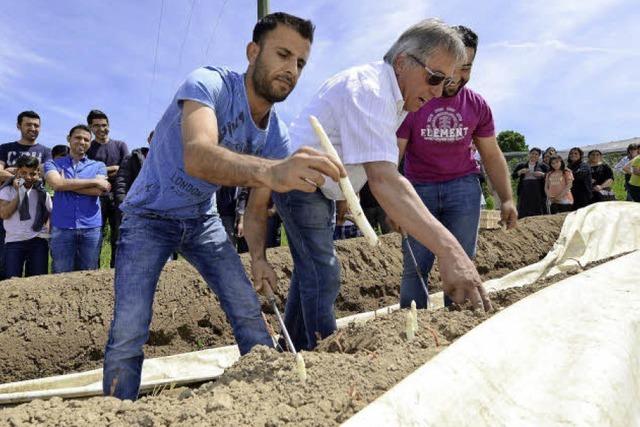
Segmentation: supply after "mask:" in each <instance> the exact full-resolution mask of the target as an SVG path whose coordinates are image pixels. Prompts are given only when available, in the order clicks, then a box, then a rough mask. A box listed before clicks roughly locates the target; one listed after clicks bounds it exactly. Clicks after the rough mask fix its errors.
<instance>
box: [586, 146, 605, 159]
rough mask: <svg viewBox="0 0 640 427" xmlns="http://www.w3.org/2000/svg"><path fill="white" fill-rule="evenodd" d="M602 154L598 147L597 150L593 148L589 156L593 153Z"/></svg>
mask: <svg viewBox="0 0 640 427" xmlns="http://www.w3.org/2000/svg"><path fill="white" fill-rule="evenodd" d="M596 153H598V154H600V155H601V156H602V151H600V150H598V149H597V148H596V149H595V150H591V151H589V154H587V157H589V156H591V155H592V154H596Z"/></svg>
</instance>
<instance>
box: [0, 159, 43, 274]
mask: <svg viewBox="0 0 640 427" xmlns="http://www.w3.org/2000/svg"><path fill="white" fill-rule="evenodd" d="M51 207H52V205H51V196H49V194H47V192H46V191H45V189H44V186H43V184H42V181H41V179H40V161H39V160H38V158H37V157H35V156H31V155H24V154H23V155H21V156H20V157H18V160H17V162H16V176H15V178H10V179H9V180H7V181H6V182H5V184H4V185H3V186H2V188H0V217H2V219H3V220H4V228H5V230H6V240H5V260H4V261H5V270H4V271H5V274H6V277H8V278H9V277H22V275H23V272H24V275H25V277H29V276H35V275H40V274H47V272H48V270H49V243H48V241H47V238H48V228H49V227H48V219H49V213H50V212H51Z"/></svg>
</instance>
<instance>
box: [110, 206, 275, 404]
mask: <svg viewBox="0 0 640 427" xmlns="http://www.w3.org/2000/svg"><path fill="white" fill-rule="evenodd" d="M121 231H122V233H121V234H120V241H119V243H120V246H119V249H118V253H117V259H116V272H115V282H114V288H115V302H114V311H113V320H112V322H111V329H110V331H109V341H108V342H107V347H106V350H105V354H104V375H103V391H104V394H105V395H113V396H115V397H117V398H119V399H131V400H134V399H136V398H137V397H138V390H139V388H140V375H141V371H142V361H143V360H144V353H143V351H142V347H143V345H144V343H145V342H147V339H148V338H149V326H150V324H151V316H152V311H153V300H154V296H155V293H156V286H157V284H158V278H159V277H160V272H161V271H162V267H163V266H164V265H165V263H166V262H167V258H169V256H170V255H171V253H172V252H174V251H176V250H177V251H178V252H180V254H181V255H182V256H184V258H185V259H186V260H187V261H189V263H190V264H192V265H193V266H194V267H195V268H196V269H197V270H198V272H199V273H200V274H201V275H202V277H203V278H204V280H205V282H207V285H208V286H209V289H211V290H212V291H213V292H214V293H215V294H216V295H217V296H218V299H219V300H220V305H221V306H222V310H224V312H225V314H226V315H227V319H229V323H231V328H232V329H233V334H234V336H235V338H236V341H237V343H238V347H239V348H240V354H245V353H248V352H249V350H251V348H252V347H253V346H255V345H258V344H262V345H266V346H269V347H273V340H272V339H271V337H270V336H269V333H268V332H267V328H266V325H265V323H264V319H263V318H262V313H261V311H260V302H259V301H258V297H257V296H256V293H255V291H254V289H253V285H252V284H251V282H250V281H249V279H248V278H247V275H246V273H245V270H244V267H243V266H242V263H241V262H240V257H239V256H238V254H237V253H236V251H235V250H234V248H233V246H232V245H231V242H229V239H227V233H225V231H224V227H223V226H222V221H220V217H219V216H217V215H212V216H202V217H199V218H194V219H185V220H177V219H176V220H172V219H164V218H159V217H150V216H139V215H126V214H125V215H124V217H123V219H122V228H121Z"/></svg>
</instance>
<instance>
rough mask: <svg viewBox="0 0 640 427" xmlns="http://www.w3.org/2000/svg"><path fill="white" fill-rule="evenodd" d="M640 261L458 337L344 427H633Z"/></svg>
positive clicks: (637, 405)
mask: <svg viewBox="0 0 640 427" xmlns="http://www.w3.org/2000/svg"><path fill="white" fill-rule="evenodd" d="M638 266H640V252H634V253H632V254H629V255H626V256H624V257H621V258H618V259H616V260H614V261H610V262H608V263H606V264H603V265H601V266H598V267H595V268H593V269H591V270H588V271H586V272H583V273H581V274H579V275H576V276H573V277H570V278H568V279H565V280H563V281H561V282H559V283H557V284H555V285H554V286H550V287H548V288H546V289H544V290H542V291H540V292H538V293H535V294H533V295H531V296H529V297H527V298H525V299H523V300H521V301H519V302H518V303H516V304H514V305H512V306H511V307H509V308H507V309H505V310H504V311H502V312H500V313H498V314H496V315H495V316H494V317H492V318H490V319H489V320H487V321H486V322H484V323H482V324H480V325H479V326H478V327H476V328H475V329H473V330H472V331H470V332H468V333H467V334H466V335H464V336H463V337H462V338H460V339H459V340H458V341H456V342H454V343H453V344H452V345H451V346H450V347H448V348H447V349H445V350H444V351H443V352H441V353H440V354H438V355H437V356H436V357H435V358H433V359H432V360H431V361H429V362H427V363H426V364H425V365H423V366H422V367H421V368H419V369H418V370H417V371H415V372H414V373H413V374H411V375H410V376H408V377H407V378H405V379H404V380H403V381H401V382H400V383H399V384H397V385H396V386H395V387H393V388H392V389H391V390H389V391H388V392H387V393H385V394H384V395H382V396H381V397H380V398H378V399H377V400H375V401H374V402H373V403H371V404H370V405H369V406H367V407H366V408H365V409H363V410H362V411H360V412H359V413H358V414H356V415H355V416H353V417H352V418H351V419H350V420H348V421H347V422H346V423H345V424H344V426H346V427H355V426H366V427H369V426H371V425H384V426H427V425H435V426H465V425H468V426H500V425H517V426H541V425H544V426H560V425H562V426H566V425H590V426H634V425H635V426H637V425H640V281H639V280H638Z"/></svg>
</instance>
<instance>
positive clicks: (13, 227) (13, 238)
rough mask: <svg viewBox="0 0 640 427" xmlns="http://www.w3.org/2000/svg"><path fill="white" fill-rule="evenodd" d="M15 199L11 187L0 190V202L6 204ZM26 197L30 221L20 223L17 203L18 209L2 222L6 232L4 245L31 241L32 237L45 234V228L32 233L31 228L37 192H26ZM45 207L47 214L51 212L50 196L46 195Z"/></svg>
mask: <svg viewBox="0 0 640 427" xmlns="http://www.w3.org/2000/svg"><path fill="white" fill-rule="evenodd" d="M15 197H16V189H15V188H13V186H11V185H8V186H6V187H4V188H2V189H0V200H5V201H7V202H10V201H12V200H13V199H14V198H15ZM27 197H29V215H31V219H28V220H26V221H20V203H18V208H17V209H16V211H15V212H14V213H13V215H11V217H9V219H5V220H4V229H5V230H6V237H5V239H4V241H5V242H6V243H11V242H22V241H24V240H29V239H33V238H34V237H38V236H39V235H40V234H41V233H46V232H47V229H46V227H42V230H40V231H39V232H38V231H33V230H32V229H31V227H33V221H35V219H36V208H37V206H38V192H37V191H36V190H33V189H29V190H27ZM45 206H46V208H47V210H48V211H49V212H51V207H52V203H51V196H49V195H48V194H47V200H46V202H45Z"/></svg>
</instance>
